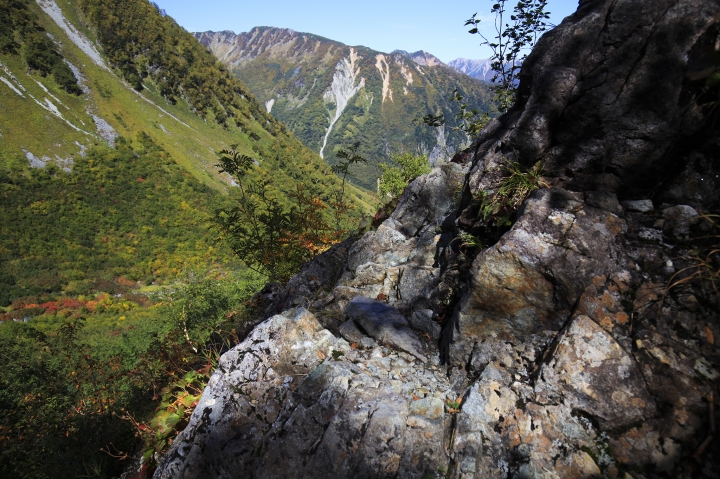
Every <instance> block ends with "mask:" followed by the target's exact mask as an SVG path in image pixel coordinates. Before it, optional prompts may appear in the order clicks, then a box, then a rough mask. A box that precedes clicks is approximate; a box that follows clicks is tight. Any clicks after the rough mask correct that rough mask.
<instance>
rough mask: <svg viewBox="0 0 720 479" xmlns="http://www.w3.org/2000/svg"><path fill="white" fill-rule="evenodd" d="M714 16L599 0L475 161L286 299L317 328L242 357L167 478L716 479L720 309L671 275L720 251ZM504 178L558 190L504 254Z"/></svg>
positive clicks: (255, 346)
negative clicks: (473, 239)
mask: <svg viewBox="0 0 720 479" xmlns="http://www.w3.org/2000/svg"><path fill="white" fill-rule="evenodd" d="M718 14H720V4H718V3H717V2H716V1H710V0H658V1H653V2H650V1H639V0H582V1H581V2H580V6H579V8H578V11H577V12H576V13H575V14H574V15H572V16H571V17H568V18H567V19H565V21H563V23H562V24H561V25H559V26H558V27H557V28H555V29H553V30H552V31H550V32H548V33H547V34H545V35H544V36H543V37H542V39H541V40H540V41H539V43H538V45H537V48H536V49H535V51H534V52H533V53H532V55H531V56H530V57H529V58H528V59H527V61H526V62H525V63H524V64H523V69H522V75H521V76H522V78H521V82H520V101H519V104H518V105H517V106H516V107H515V108H513V109H512V110H511V111H509V112H508V113H507V114H505V115H503V116H502V117H500V118H498V119H496V120H494V121H493V122H491V123H490V124H489V125H488V126H487V127H486V128H485V130H483V132H482V133H481V134H480V136H479V139H478V142H477V144H476V146H475V148H474V149H473V150H472V151H470V152H468V153H465V154H463V155H462V156H459V157H458V158H457V161H460V162H463V164H462V165H460V164H450V165H445V166H443V167H441V168H436V169H435V170H433V171H432V172H431V173H430V174H428V175H424V176H422V177H420V178H417V179H416V180H415V181H414V182H413V183H412V184H411V185H410V186H409V187H408V188H407V189H406V191H405V193H404V195H403V197H402V198H401V200H400V202H399V204H398V207H397V209H396V211H395V212H394V213H393V214H392V215H391V216H390V218H388V219H387V220H386V221H385V222H383V223H382V224H381V225H380V226H379V227H378V229H377V230H376V231H371V232H369V233H366V234H365V235H364V236H363V237H362V238H359V239H358V240H357V241H355V242H354V243H352V244H351V243H350V242H348V243H345V244H343V245H341V246H338V247H337V249H335V250H332V252H331V253H329V254H326V255H322V256H321V257H319V258H316V260H314V261H313V262H311V263H310V264H308V265H307V266H306V268H305V269H304V270H303V271H302V272H301V273H300V274H299V275H298V276H296V277H295V278H293V280H292V281H291V283H290V285H289V286H288V287H286V288H280V289H277V290H276V293H275V298H274V299H273V298H271V299H270V308H269V310H268V311H269V313H268V314H270V313H271V312H282V311H285V310H286V309H287V308H288V307H290V306H293V305H307V306H308V307H309V308H311V309H312V311H313V313H310V312H308V311H306V310H302V309H295V310H290V311H286V312H284V313H283V314H281V315H277V316H274V317H272V318H270V319H268V320H267V321H265V322H263V323H262V324H260V325H259V326H257V328H256V329H255V330H254V331H253V332H252V333H251V334H250V335H249V336H248V337H247V339H245V341H243V342H242V343H241V344H240V345H238V346H237V347H236V348H234V349H233V350H231V351H230V352H228V353H226V354H225V355H224V356H223V358H222V360H221V363H220V368H219V369H218V371H216V372H215V374H214V375H213V377H212V379H211V381H210V383H209V385H208V387H207V389H206V391H205V393H204V394H203V398H202V399H201V402H200V405H199V406H198V408H197V409H196V410H195V412H194V413H193V416H192V419H191V421H190V424H189V425H188V427H187V429H186V430H185V431H184V432H183V433H182V434H181V435H180V436H179V437H178V438H177V440H176V441H175V442H174V443H173V445H172V447H171V449H170V451H169V452H168V453H167V454H166V455H165V457H164V458H163V460H162V463H161V464H160V467H159V469H158V471H157V472H156V477H162V478H171V477H173V478H175V477H177V478H181V477H182V478H193V477H198V478H199V477H211V478H212V477H243V478H244V477H250V478H254V477H263V478H265V477H268V478H269V477H290V476H292V477H308V478H309V477H313V478H314V477H337V478H355V477H371V478H390V477H393V478H395V477H398V478H399V477H402V478H405V477H411V478H422V479H426V478H431V477H445V478H452V479H479V478H495V477H498V478H548V479H550V478H577V479H580V478H596V477H602V478H608V479H616V478H622V479H627V478H629V477H632V478H633V479H651V478H663V477H667V478H669V477H672V478H683V479H691V478H696V477H701V478H708V479H709V478H714V477H720V459H719V458H718V457H717V455H713V454H711V453H710V451H715V450H717V448H718V444H719V443H718V440H719V439H718V437H717V433H715V434H713V433H712V431H713V427H714V428H715V429H714V430H715V431H717V425H715V426H712V425H711V423H710V418H711V417H712V414H711V411H713V410H715V411H717V410H718V409H717V408H718V405H719V404H720V403H718V400H719V399H720V391H718V389H717V379H718V377H720V372H719V371H720V348H719V344H720V342H719V341H718V338H720V303H719V302H718V301H719V300H718V298H717V297H716V296H714V295H713V294H709V292H711V291H713V290H712V284H711V283H709V282H708V281H705V282H702V281H700V280H699V278H697V277H694V278H689V279H687V278H685V279H683V280H682V281H678V280H679V279H681V278H683V277H682V276H681V275H678V276H674V275H675V274H676V273H677V272H679V271H683V270H684V271H695V270H697V269H698V268H697V267H696V266H697V260H695V259H693V258H697V256H693V255H692V254H690V252H691V251H690V248H691V245H690V243H691V242H692V238H693V236H698V235H700V236H703V235H705V236H709V235H711V234H716V233H715V232H716V230H714V229H713V228H714V227H713V226H712V225H711V224H710V223H709V222H707V220H706V219H704V218H703V217H702V215H699V214H697V213H698V212H707V211H711V210H712V208H717V207H718V206H720V203H719V199H720V194H719V193H718V192H719V191H720V179H719V178H720V166H718V163H717V158H718V157H720V139H719V138H718V137H719V136H720V135H718V134H717V131H716V130H713V129H712V127H711V122H709V120H708V118H709V117H708V116H707V111H708V109H707V108H706V106H703V105H701V104H700V102H701V101H705V100H702V98H703V97H702V91H701V85H700V84H699V83H697V82H695V83H694V82H693V81H691V80H689V79H688V78H686V74H687V72H688V71H689V70H691V67H692V68H694V67H693V66H692V65H693V62H695V61H696V60H697V59H698V55H700V52H702V51H704V50H705V49H707V48H715V44H716V42H717V40H718V29H717V24H716V21H715V20H714V18H717V17H716V15H718ZM508 160H512V161H518V162H520V163H521V164H523V165H525V166H528V165H533V164H535V162H536V161H538V160H544V161H546V167H545V171H546V172H547V173H546V174H547V175H548V176H546V177H544V178H543V184H547V185H550V186H549V187H547V188H540V189H538V190H536V191H534V192H533V193H532V194H531V195H530V196H529V197H528V198H527V199H526V200H525V201H524V203H523V205H522V207H521V208H520V210H519V211H518V212H517V215H516V217H515V218H514V224H513V225H512V227H511V228H510V230H509V231H507V232H505V233H504V234H503V235H502V236H500V233H498V234H497V235H496V236H493V234H494V233H492V232H490V233H488V226H487V224H486V223H485V222H484V219H483V218H482V215H480V214H479V213H478V209H477V206H478V201H479V200H478V199H477V198H478V194H479V193H480V192H485V193H488V194H492V193H494V192H495V191H496V189H497V188H498V184H499V180H500V179H501V177H502V175H503V168H502V165H505V164H507V161H508ZM637 200H641V201H637ZM621 205H622V206H621ZM459 229H462V230H464V231H467V232H471V233H473V234H477V235H483V234H487V236H488V237H489V238H490V239H491V241H488V242H486V243H487V244H488V247H486V248H484V249H483V250H482V251H479V252H477V251H476V254H473V253H470V252H467V251H461V249H460V248H459V245H458V241H457V240H455V238H456V235H457V234H458V230H459ZM498 238H499V239H498ZM483 239H484V238H483ZM687 268H690V269H687ZM693 268H694V269H693ZM671 282H675V283H677V284H675V286H674V287H670V286H669V285H670V284H671ZM328 291H330V292H329V293H327V292H328ZM348 318H350V319H348ZM358 325H359V326H360V327H358ZM325 328H327V329H325ZM361 329H362V330H364V331H361ZM335 333H337V334H338V336H343V337H344V338H346V339H347V340H348V341H349V342H348V341H346V340H345V339H338V336H336V335H335ZM365 334H367V335H369V336H372V338H371V337H367V336H365ZM438 339H439V340H438ZM376 341H377V343H380V345H378V344H377V343H376ZM350 343H353V344H350ZM402 351H405V352H402ZM408 353H410V354H408ZM418 358H420V359H421V360H418ZM425 358H427V361H426V362H425V361H424V360H425ZM441 361H442V365H441ZM711 401H714V404H715V405H714V406H711ZM716 421H717V419H716Z"/></svg>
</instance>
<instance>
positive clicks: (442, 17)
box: [155, 0, 578, 63]
mask: <svg viewBox="0 0 720 479" xmlns="http://www.w3.org/2000/svg"><path fill="white" fill-rule="evenodd" d="M155 3H157V4H158V5H159V6H160V8H162V9H164V10H165V11H166V12H167V14H168V15H170V16H171V17H173V18H174V19H175V21H177V22H178V24H180V25H181V26H182V27H183V28H185V29H186V30H188V31H190V32H204V31H208V30H212V31H223V30H232V31H234V32H235V33H241V32H247V31H250V29H252V28H253V27H259V26H273V27H280V28H290V29H292V30H295V31H297V32H305V33H313V34H315V35H320V36H322V37H326V38H329V39H331V40H335V41H338V42H341V43H344V44H346V45H351V46H356V45H363V46H366V47H368V48H371V49H373V50H377V51H380V52H384V53H390V52H391V51H393V50H406V51H408V52H415V51H418V50H425V51H426V52H428V53H431V54H433V55H435V56H436V57H438V58H439V59H440V60H442V61H443V62H445V63H447V62H449V61H451V60H454V59H456V58H470V59H481V58H488V57H490V55H491V51H490V49H489V48H488V47H485V46H482V47H481V46H480V42H481V38H480V37H479V36H478V35H470V34H469V33H467V30H468V27H465V26H463V25H464V23H465V20H467V19H468V18H470V17H471V16H472V14H473V13H476V12H477V13H478V18H482V20H483V21H482V22H481V24H480V27H481V32H482V33H483V34H484V35H485V36H486V37H488V39H490V37H491V36H492V35H493V34H494V27H493V21H494V17H493V16H492V15H491V14H490V9H491V7H492V5H493V3H495V1H488V0H483V1H469V0H451V1H445V2H443V3H442V4H441V3H440V2H438V1H437V0H436V1H430V0H415V1H408V0H395V1H387V0H386V1H380V0H365V1H363V2H357V3H349V2H348V3H346V2H339V1H337V0H335V1H330V0H306V1H304V2H298V1H297V0H295V1H289V0H260V1H253V2H248V1H239V2H238V1H237V0H235V1H232V0H203V1H199V0H155ZM515 3H516V2H514V1H510V2H508V7H509V10H512V7H513V6H514V5H515ZM577 5H578V1H577V0H549V1H548V7H547V10H548V11H550V12H551V18H550V21H551V22H552V23H554V24H559V23H560V22H561V21H562V19H563V18H565V17H566V16H568V15H570V14H572V13H573V12H575V10H576V9H577Z"/></svg>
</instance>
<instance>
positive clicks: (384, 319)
mask: <svg viewBox="0 0 720 479" xmlns="http://www.w3.org/2000/svg"><path fill="white" fill-rule="evenodd" d="M345 314H347V315H348V317H349V318H350V319H352V320H353V321H355V323H356V324H357V325H358V326H360V327H361V328H362V329H363V331H365V332H366V333H367V334H368V335H369V336H370V337H372V338H374V339H376V340H377V341H378V342H379V343H380V344H383V345H385V346H388V347H391V348H395V349H399V350H401V351H405V352H406V353H410V354H412V355H413V356H415V357H416V358H418V359H419V360H420V361H422V362H426V361H427V358H426V357H425V356H424V355H423V354H422V350H423V348H422V344H421V343H420V340H419V339H418V337H417V335H416V334H415V332H414V331H413V330H412V328H410V325H409V324H408V320H407V319H405V316H403V315H402V313H400V311H398V310H397V309H395V308H393V307H392V306H388V305H387V304H383V303H381V302H379V301H374V300H372V299H368V298H364V297H362V296H358V297H356V298H353V300H352V301H350V302H349V303H348V305H347V306H346V307H345Z"/></svg>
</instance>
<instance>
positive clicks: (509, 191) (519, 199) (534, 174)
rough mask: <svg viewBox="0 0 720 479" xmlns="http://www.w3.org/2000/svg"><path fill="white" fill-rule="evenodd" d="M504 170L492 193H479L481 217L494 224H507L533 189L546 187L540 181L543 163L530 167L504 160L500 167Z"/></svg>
mask: <svg viewBox="0 0 720 479" xmlns="http://www.w3.org/2000/svg"><path fill="white" fill-rule="evenodd" d="M501 169H502V170H503V171H504V172H505V176H503V177H502V178H501V179H500V180H499V181H498V184H497V189H496V190H495V193H494V194H492V195H488V194H487V193H486V192H485V191H481V192H480V193H479V198H480V199H481V201H482V203H481V207H480V210H481V213H482V216H483V219H484V220H485V221H486V222H488V223H489V224H493V225H495V226H501V227H502V226H509V225H510V224H511V218H512V216H513V215H514V214H515V213H516V212H517V210H518V208H519V207H520V205H522V203H523V201H525V199H526V198H527V197H528V196H529V195H530V193H532V192H533V191H534V190H536V189H538V188H540V187H547V184H546V183H545V182H543V181H542V176H543V174H544V173H545V163H544V162H543V161H538V162H537V163H535V165H533V166H532V167H531V168H525V167H523V166H522V165H521V164H520V163H519V162H516V161H510V160H506V161H505V165H504V166H503V167H502V168H501Z"/></svg>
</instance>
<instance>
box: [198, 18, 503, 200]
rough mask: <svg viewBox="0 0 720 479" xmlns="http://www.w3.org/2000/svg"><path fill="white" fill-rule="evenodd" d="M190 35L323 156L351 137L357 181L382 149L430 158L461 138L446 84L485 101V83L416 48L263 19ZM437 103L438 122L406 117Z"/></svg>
mask: <svg viewBox="0 0 720 479" xmlns="http://www.w3.org/2000/svg"><path fill="white" fill-rule="evenodd" d="M195 35H196V37H197V38H198V39H199V40H200V42H202V43H203V44H204V45H207V46H208V47H209V48H210V49H211V50H212V52H213V53H214V54H215V56H216V57H217V58H218V59H219V60H220V61H222V62H223V63H224V64H225V65H227V67H228V69H229V70H230V71H231V72H233V73H234V74H235V75H236V76H237V77H238V78H240V79H241V80H242V81H243V82H244V83H245V84H246V85H247V86H248V88H249V89H250V91H251V92H252V93H253V95H255V96H256V97H257V98H258V100H259V101H261V102H262V103H263V104H264V105H265V107H266V109H267V110H268V111H269V112H271V113H272V115H273V116H275V118H277V119H278V120H280V121H282V122H283V123H284V124H286V125H287V126H288V128H289V129H290V130H291V131H292V132H293V133H294V134H295V135H296V136H297V137H298V138H300V139H301V140H302V141H303V143H304V144H305V145H307V146H308V147H310V148H311V149H313V150H314V151H317V152H319V153H320V155H321V156H323V157H324V158H325V159H326V160H327V161H328V162H330V163H331V164H332V163H333V161H335V153H336V152H337V151H338V150H339V149H341V148H346V147H348V146H350V145H352V144H353V143H354V142H356V141H359V142H360V143H361V149H360V152H361V153H362V154H363V155H364V156H365V157H366V158H367V159H368V160H369V163H368V165H367V166H366V167H364V168H358V170H357V172H356V173H354V174H353V177H352V178H353V181H354V182H355V183H356V184H360V185H362V186H365V187H367V188H374V187H375V178H377V177H378V176H379V173H380V170H379V168H378V167H377V164H378V163H381V162H384V161H387V159H388V156H389V154H390V153H391V152H401V151H403V150H404V151H412V152H416V151H421V152H425V153H428V154H430V156H431V158H432V159H433V160H434V159H437V158H438V157H448V156H452V154H453V153H454V152H455V151H456V150H457V149H458V148H459V147H460V146H461V145H462V144H463V142H465V141H466V138H465V136H464V134H462V133H460V132H456V131H452V130H451V129H450V127H452V126H455V121H454V114H455V113H456V112H457V111H458V108H459V106H458V105H457V104H455V103H453V102H451V101H449V98H450V96H451V95H452V93H453V90H454V89H455V88H457V89H458V90H459V91H460V92H461V93H462V95H463V96H464V97H465V98H466V99H467V101H468V103H469V104H470V105H471V106H473V107H478V108H479V109H480V110H488V109H490V97H491V95H490V94H489V93H488V89H487V86H486V85H484V84H483V83H481V82H478V81H477V80H473V79H471V78H469V77H467V76H465V75H462V74H460V73H458V72H457V71H455V70H453V69H452V68H448V67H447V66H446V65H445V64H443V63H442V62H440V60H438V59H437V58H435V57H434V56H432V55H430V54H428V53H425V52H415V53H413V54H409V53H407V52H402V51H396V52H393V53H391V54H387V53H381V52H377V51H374V50H371V49H369V48H366V47H363V46H356V47H350V46H347V45H344V44H342V43H339V42H335V41H332V40H328V39H326V38H323V37H319V36H317V35H312V34H309V33H300V32H295V31H292V30H288V29H281V28H270V27H258V28H254V29H252V30H251V31H250V32H247V33H240V34H237V35H236V34H234V33H233V32H229V31H225V32H204V33H196V34H195ZM441 112H442V113H445V115H446V118H448V120H449V121H448V126H447V128H445V129H443V130H433V129H432V128H429V127H427V126H425V125H423V124H421V123H419V122H417V121H414V120H416V119H419V118H421V117H423V116H425V115H427V114H428V113H433V114H437V113H441Z"/></svg>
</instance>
